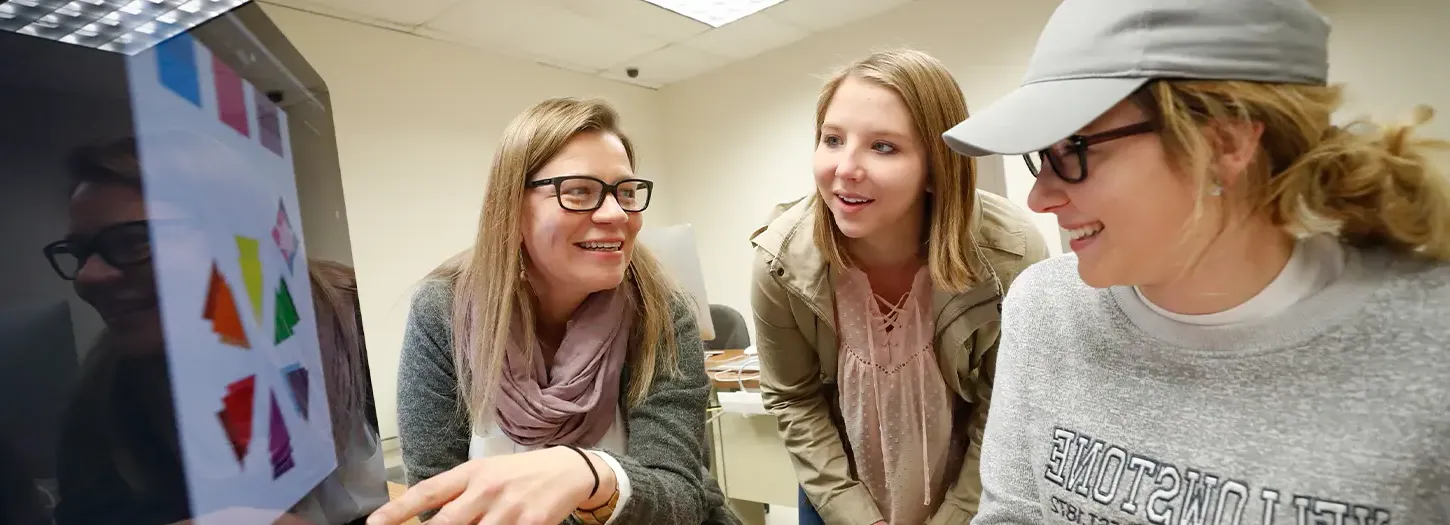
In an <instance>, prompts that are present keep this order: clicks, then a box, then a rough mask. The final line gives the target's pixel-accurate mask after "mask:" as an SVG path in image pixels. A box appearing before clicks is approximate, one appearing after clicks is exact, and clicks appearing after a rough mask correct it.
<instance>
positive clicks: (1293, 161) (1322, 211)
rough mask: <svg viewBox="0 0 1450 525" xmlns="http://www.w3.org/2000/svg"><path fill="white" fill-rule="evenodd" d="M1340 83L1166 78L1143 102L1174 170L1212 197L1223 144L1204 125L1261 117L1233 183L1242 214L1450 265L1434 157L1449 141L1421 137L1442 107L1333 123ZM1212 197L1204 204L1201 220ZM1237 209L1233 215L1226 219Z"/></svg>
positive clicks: (1445, 198)
mask: <svg viewBox="0 0 1450 525" xmlns="http://www.w3.org/2000/svg"><path fill="white" fill-rule="evenodd" d="M1342 97H1343V88H1342V87H1341V86H1306V85H1291V84H1267V83H1257V82H1242V81H1200V80H1159V81H1154V82H1152V83H1150V84H1149V85H1148V86H1146V87H1145V89H1144V90H1143V91H1141V92H1140V95H1139V96H1138V98H1137V99H1136V100H1137V101H1138V102H1139V105H1140V107H1143V108H1144V109H1145V110H1147V112H1148V113H1149V116H1150V118H1152V119H1155V120H1156V121H1157V122H1158V123H1159V124H1160V130H1161V131H1160V135H1161V137H1162V142H1163V146H1164V148H1165V150H1166V152H1167V153H1168V157H1169V158H1170V159H1172V162H1173V163H1174V164H1175V166H1174V167H1175V168H1177V169H1179V170H1180V172H1182V173H1185V174H1187V175H1188V176H1189V177H1190V178H1191V182H1193V183H1195V184H1196V185H1197V186H1198V187H1199V189H1201V190H1203V191H1200V192H1199V195H1200V196H1202V195H1207V194H1208V191H1207V190H1208V189H1209V188H1210V187H1211V186H1212V185H1214V184H1216V183H1217V181H1215V180H1213V177H1212V174H1211V164H1212V160H1213V157H1214V154H1215V153H1216V152H1217V148H1216V146H1215V144H1214V139H1213V138H1212V135H1211V134H1210V133H1206V132H1205V130H1206V129H1208V128H1209V127H1210V126H1212V125H1213V123H1215V122H1222V121H1225V120H1233V121H1250V122H1258V123H1262V124H1263V127H1264V132H1263V136H1262V137H1261V139H1260V141H1259V146H1260V148H1259V152H1258V156H1257V158H1255V159H1254V161H1253V162H1252V163H1251V165H1250V168H1249V170H1248V172H1247V173H1245V174H1244V175H1243V178H1242V179H1241V180H1239V181H1238V183H1237V184H1234V185H1232V187H1230V188H1227V189H1226V190H1225V191H1226V194H1227V195H1229V196H1232V199H1231V201H1230V202H1231V204H1233V205H1237V207H1239V208H1240V210H1239V211H1241V212H1242V214H1241V215H1239V216H1262V217H1267V218H1268V219H1269V221H1270V222H1271V223H1272V224H1273V225H1275V226H1278V227H1281V228H1284V229H1285V230H1286V231H1288V232H1290V233H1295V234H1313V233H1333V234H1336V235H1338V236H1339V237H1340V238H1341V239H1342V240H1343V241H1344V242H1346V243H1348V244H1351V245H1354V246H1360V247H1386V248H1389V249H1392V250H1395V251H1399V252H1402V253H1408V254H1418V255H1423V256H1426V257H1429V258H1432V259H1436V260H1441V261H1450V180H1447V179H1446V176H1445V174H1444V173H1442V172H1441V171H1440V170H1439V169H1438V168H1437V167H1436V166H1435V165H1434V164H1433V163H1432V162H1431V161H1430V160H1429V159H1428V158H1427V157H1426V155H1425V153H1426V151H1427V150H1428V149H1441V150H1443V149H1446V148H1447V147H1450V143H1447V142H1446V141H1443V140H1433V139H1422V138H1416V137H1413V136H1412V132H1413V131H1414V128H1416V127H1417V126H1419V125H1420V124H1423V123H1424V122H1426V121H1428V120H1429V119H1430V118H1431V117H1432V116H1433V114H1434V113H1433V111H1432V110H1431V109H1430V108H1428V107H1425V106H1420V107H1418V108H1416V111H1415V113H1414V116H1413V118H1412V119H1411V120H1410V121H1409V122H1407V123H1404V124H1399V125H1388V126H1386V125H1377V124H1374V123H1372V122H1370V121H1367V120H1358V121H1355V122H1354V123H1352V124H1349V125H1346V126H1336V125H1334V124H1332V123H1331V121H1330V116H1331V114H1333V113H1334V112H1335V111H1336V110H1337V109H1339V106H1340V104H1341V100H1342ZM1204 201H1205V199H1204V198H1203V197H1200V198H1199V200H1198V202H1197V204H1196V205H1195V210H1194V217H1195V218H1201V217H1202V215H1203V206H1204ZM1228 219H1229V215H1227V214H1226V215H1225V221H1227V220H1228Z"/></svg>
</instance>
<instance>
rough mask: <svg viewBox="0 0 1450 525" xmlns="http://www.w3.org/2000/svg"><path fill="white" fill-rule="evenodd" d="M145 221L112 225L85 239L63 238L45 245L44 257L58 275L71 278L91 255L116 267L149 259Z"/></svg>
mask: <svg viewBox="0 0 1450 525" xmlns="http://www.w3.org/2000/svg"><path fill="white" fill-rule="evenodd" d="M149 229H150V226H149V221H131V222H123V223H119V224H114V225H111V226H108V227H106V228H105V229H102V230H101V231H98V232H96V233H95V235H92V236H90V237H88V238H85V239H64V240H59V241H55V242H53V243H50V244H47V245H46V246H45V258H46V259H48V260H49V261H50V267H51V268H54V269H55V273H56V274H59V275H60V278H62V279H65V280H67V281H70V280H74V279H75V278H76V275H77V274H79V273H80V271H81V268H82V267H84V266H85V264H86V261H87V260H89V259H90V258H91V255H99V256H101V260H103V261H106V264H109V265H111V266H113V267H116V268H125V267H128V266H136V265H140V264H145V263H146V262H147V261H150V260H151V236H150V232H149Z"/></svg>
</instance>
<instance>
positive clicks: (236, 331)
mask: <svg viewBox="0 0 1450 525" xmlns="http://www.w3.org/2000/svg"><path fill="white" fill-rule="evenodd" d="M201 317H202V318H203V319H206V320H208V321H211V331H212V332H215V333H216V334H217V337H219V338H220V339H221V342H222V343H225V344H228V345H232V346H235V347H238V348H248V349H249V348H251V347H252V346H251V344H250V343H248V342H247V331H246V329H244V328H242V319H241V315H239V314H238V313H237V300H236V298H235V297H233V296H232V287H231V286H230V285H228V284H227V281H226V278H224V277H222V273H221V270H220V269H218V268H217V265H216V262H212V264H211V282H210V283H208V284H207V289H206V304H205V305H204V306H203V307H202V312H201Z"/></svg>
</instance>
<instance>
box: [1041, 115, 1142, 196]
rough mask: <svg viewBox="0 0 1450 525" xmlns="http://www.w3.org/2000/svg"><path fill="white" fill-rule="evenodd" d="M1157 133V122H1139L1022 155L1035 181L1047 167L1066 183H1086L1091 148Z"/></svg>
mask: <svg viewBox="0 0 1450 525" xmlns="http://www.w3.org/2000/svg"><path fill="white" fill-rule="evenodd" d="M1157 130H1158V125H1157V124H1155V123H1153V122H1139V123H1137V124H1129V125H1127V126H1123V127H1120V128H1113V129H1110V130H1107V131H1104V132H1101V133H1094V134H1092V135H1073V136H1071V137H1068V138H1066V139H1064V140H1063V141H1062V142H1058V143H1057V144H1053V145H1052V146H1051V147H1049V148H1047V149H1045V150H1042V151H1039V152H1037V153H1035V154H1033V153H1028V154H1025V155H1022V159H1023V160H1025V161H1027V169H1029V170H1032V176H1033V177H1036V176H1038V175H1039V174H1041V173H1042V167H1043V166H1052V171H1053V172H1054V173H1056V174H1057V176H1058V178H1061V179H1062V180H1064V181H1066V182H1072V183H1077V182H1082V181H1083V180H1085V179H1087V172H1088V170H1087V155H1085V153H1087V149H1088V146H1092V145H1095V144H1102V143H1104V142H1108V141H1112V140H1118V139H1121V138H1124V137H1131V136H1133V135H1141V134H1144V133H1152V132H1154V131H1157ZM1033 155H1036V156H1037V158H1036V159H1034V158H1032V157H1033ZM1069 156H1076V157H1077V162H1071V161H1070V160H1069V159H1068V157H1069Z"/></svg>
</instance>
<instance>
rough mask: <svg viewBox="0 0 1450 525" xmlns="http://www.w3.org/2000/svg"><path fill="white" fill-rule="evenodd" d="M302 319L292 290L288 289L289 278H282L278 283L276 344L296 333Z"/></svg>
mask: <svg viewBox="0 0 1450 525" xmlns="http://www.w3.org/2000/svg"><path fill="white" fill-rule="evenodd" d="M301 321H302V318H301V316H299V315H297V304H296V303H294V302H292V291H291V290H288V289H287V280H286V279H281V282H280V283H278V285H277V312H276V324H277V331H276V341H274V344H282V341H286V340H287V338H289V337H292V335H293V334H295V333H296V329H297V323H299V322H301Z"/></svg>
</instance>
